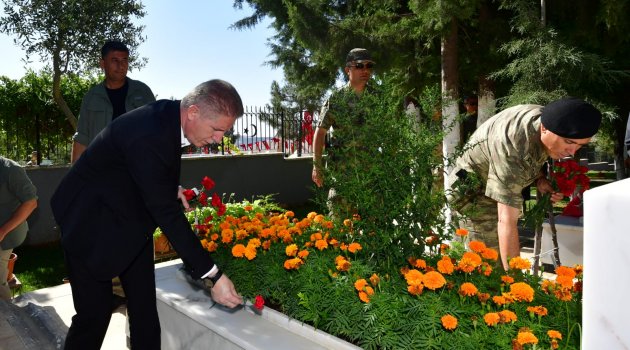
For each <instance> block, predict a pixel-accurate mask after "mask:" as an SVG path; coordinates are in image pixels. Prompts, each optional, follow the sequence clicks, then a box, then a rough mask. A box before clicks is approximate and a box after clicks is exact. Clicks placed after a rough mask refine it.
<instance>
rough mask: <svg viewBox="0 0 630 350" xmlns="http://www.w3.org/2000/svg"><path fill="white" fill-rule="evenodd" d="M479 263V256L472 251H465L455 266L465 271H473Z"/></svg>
mask: <svg viewBox="0 0 630 350" xmlns="http://www.w3.org/2000/svg"><path fill="white" fill-rule="evenodd" d="M479 265H481V257H480V256H479V255H477V254H476V253H473V252H466V253H464V255H463V256H462V258H461V259H460V260H459V263H458V264H457V267H459V268H460V269H461V270H462V271H464V272H466V273H471V272H473V271H474V270H475V269H476V268H477V267H479Z"/></svg>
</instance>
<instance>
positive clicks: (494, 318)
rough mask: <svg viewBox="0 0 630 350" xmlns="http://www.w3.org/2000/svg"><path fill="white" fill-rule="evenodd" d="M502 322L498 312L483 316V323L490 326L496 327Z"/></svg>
mask: <svg viewBox="0 0 630 350" xmlns="http://www.w3.org/2000/svg"><path fill="white" fill-rule="evenodd" d="M500 320H501V317H500V316H499V314H498V313H496V312H489V313H487V314H485V315H483V321H484V322H486V324H487V325H488V326H496V325H497V323H499V321H500Z"/></svg>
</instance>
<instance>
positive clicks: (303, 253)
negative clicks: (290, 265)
mask: <svg viewBox="0 0 630 350" xmlns="http://www.w3.org/2000/svg"><path fill="white" fill-rule="evenodd" d="M308 254H309V253H308V250H306V249H304V250H300V252H299V253H298V257H299V258H301V259H306V258H307V257H308Z"/></svg>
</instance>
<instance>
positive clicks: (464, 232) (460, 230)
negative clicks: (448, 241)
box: [455, 228, 468, 237]
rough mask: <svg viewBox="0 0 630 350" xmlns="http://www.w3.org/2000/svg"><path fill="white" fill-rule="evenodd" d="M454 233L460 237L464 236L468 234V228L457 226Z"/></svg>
mask: <svg viewBox="0 0 630 350" xmlns="http://www.w3.org/2000/svg"><path fill="white" fill-rule="evenodd" d="M455 234H456V235H458V236H460V237H466V236H468V230H467V229H465V228H458V229H457V230H455Z"/></svg>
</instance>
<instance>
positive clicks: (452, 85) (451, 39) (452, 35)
mask: <svg viewBox="0 0 630 350" xmlns="http://www.w3.org/2000/svg"><path fill="white" fill-rule="evenodd" d="M441 51H442V55H441V57H442V125H443V127H444V130H445V131H446V135H445V136H444V140H443V142H442V153H443V155H444V159H445V160H444V175H445V176H444V189H445V190H448V187H447V181H448V180H447V175H448V174H449V173H450V171H451V170H452V165H449V164H448V161H447V159H448V157H449V156H451V155H452V154H453V153H454V151H455V148H456V147H457V146H458V144H459V133H460V130H459V129H460V125H459V124H460V123H459V121H458V120H457V117H458V115H459V106H458V103H457V101H458V99H459V96H458V92H457V84H458V81H459V76H458V71H457V60H458V57H457V55H458V53H457V20H456V19H455V18H452V19H451V23H450V31H449V33H448V34H446V35H445V36H444V37H443V38H442V49H441Z"/></svg>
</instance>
